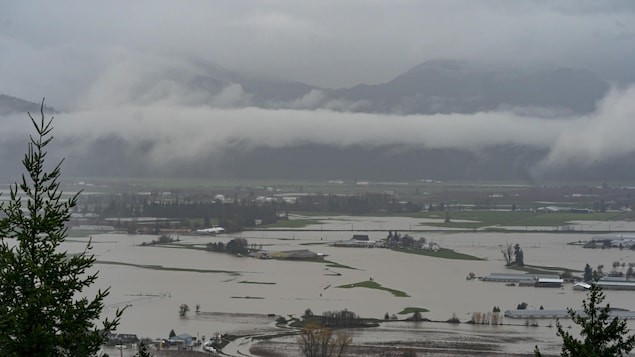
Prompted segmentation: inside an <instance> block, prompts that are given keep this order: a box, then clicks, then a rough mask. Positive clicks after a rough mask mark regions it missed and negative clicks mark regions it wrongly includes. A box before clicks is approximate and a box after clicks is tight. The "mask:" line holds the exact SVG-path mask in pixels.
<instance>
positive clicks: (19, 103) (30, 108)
mask: <svg viewBox="0 0 635 357" xmlns="http://www.w3.org/2000/svg"><path fill="white" fill-rule="evenodd" d="M44 109H45V110H46V111H47V112H55V110H54V109H53V108H51V107H49V106H46V105H45V106H44ZM39 111H40V104H39V103H34V102H30V101H28V100H24V99H20V98H16V97H11V96H9V95H6V94H0V116H3V115H9V114H25V113H27V112H30V113H36V112H39Z"/></svg>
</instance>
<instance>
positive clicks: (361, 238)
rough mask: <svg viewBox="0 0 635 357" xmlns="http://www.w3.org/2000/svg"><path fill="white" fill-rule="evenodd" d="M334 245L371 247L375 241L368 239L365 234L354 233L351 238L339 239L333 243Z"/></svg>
mask: <svg viewBox="0 0 635 357" xmlns="http://www.w3.org/2000/svg"><path fill="white" fill-rule="evenodd" d="M333 246H335V247H358V248H373V247H374V246H375V241H374V240H370V238H368V235H367V234H355V235H353V238H351V239H348V240H340V241H337V242H334V243H333Z"/></svg>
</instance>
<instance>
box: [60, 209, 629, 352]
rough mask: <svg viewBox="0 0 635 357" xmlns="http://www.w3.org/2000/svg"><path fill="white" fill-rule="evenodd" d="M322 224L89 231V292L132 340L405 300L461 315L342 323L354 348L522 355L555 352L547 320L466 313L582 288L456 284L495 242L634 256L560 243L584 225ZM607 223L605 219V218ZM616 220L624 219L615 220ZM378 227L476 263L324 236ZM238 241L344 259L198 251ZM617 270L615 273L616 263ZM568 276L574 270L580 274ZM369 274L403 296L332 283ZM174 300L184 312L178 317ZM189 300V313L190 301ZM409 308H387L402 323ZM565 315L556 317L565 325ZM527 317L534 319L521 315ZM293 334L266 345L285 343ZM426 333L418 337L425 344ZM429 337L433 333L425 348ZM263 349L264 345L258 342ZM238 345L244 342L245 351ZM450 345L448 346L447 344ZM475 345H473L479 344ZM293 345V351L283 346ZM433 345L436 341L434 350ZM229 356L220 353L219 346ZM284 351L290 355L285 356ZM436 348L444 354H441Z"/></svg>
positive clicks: (576, 297) (562, 299)
mask: <svg viewBox="0 0 635 357" xmlns="http://www.w3.org/2000/svg"><path fill="white" fill-rule="evenodd" d="M319 219H321V220H322V221H321V222H322V223H321V224H319V225H314V226H310V227H306V228H304V229H303V230H285V231H274V230H263V231H248V232H242V233H239V234H227V235H219V236H215V237H210V236H189V235H181V236H180V237H179V239H180V241H179V242H178V244H175V245H170V246H169V247H168V246H141V244H142V243H144V242H145V243H149V242H151V241H152V240H153V239H156V236H144V235H126V234H99V235H94V236H93V237H92V241H93V245H94V249H93V252H94V253H95V255H96V257H97V259H98V263H97V264H96V266H95V267H96V268H97V269H99V271H100V276H99V280H98V283H97V284H95V286H94V288H95V289H96V288H104V287H108V286H110V287H111V294H110V296H109V297H108V299H107V302H106V305H107V309H106V311H105V312H106V314H110V315H112V314H114V311H115V309H116V308H122V307H127V308H126V311H125V314H124V317H123V318H122V321H121V325H120V327H119V329H118V330H119V332H122V333H134V334H137V335H139V336H140V337H149V338H152V339H154V338H166V337H167V336H168V333H169V332H170V330H171V329H173V330H174V331H175V332H176V333H177V334H180V333H188V334H190V335H192V336H198V337H201V336H203V335H204V336H211V335H212V334H214V333H231V334H254V333H261V332H262V333H265V332H275V331H278V330H279V329H278V328H276V327H275V323H274V321H275V318H276V316H284V317H287V318H288V317H290V316H294V317H300V316H302V315H303V313H304V311H305V310H306V309H311V311H312V312H313V313H315V314H321V313H323V312H325V311H340V310H343V309H348V310H349V311H353V312H355V313H356V314H357V315H359V316H361V317H368V318H377V319H383V318H384V316H385V314H388V315H397V314H398V313H399V312H401V311H402V310H404V309H405V308H407V307H419V308H425V309H428V310H429V312H426V313H424V314H423V317H424V318H427V319H430V320H433V321H446V320H448V319H449V318H451V317H453V316H456V317H457V318H458V319H459V320H460V321H461V322H462V323H460V324H449V323H445V322H405V321H398V322H390V323H384V324H382V326H380V327H378V328H370V329H361V330H351V335H352V336H353V342H354V344H355V345H363V346H373V345H378V346H379V345H381V344H386V343H388V344H393V345H399V344H403V345H404V346H408V345H412V346H420V347H421V348H422V350H425V349H426V348H427V349H428V350H429V352H430V353H432V355H444V354H443V353H444V352H442V351H443V348H441V347H439V346H446V347H444V348H445V349H447V348H450V349H451V348H452V347H451V346H456V344H458V343H466V341H473V342H474V344H473V346H472V345H470V346H466V347H465V348H467V349H468V350H469V349H470V348H475V349H478V348H480V347H483V346H489V347H488V348H490V347H491V348H492V349H491V350H489V351H490V352H489V353H494V352H496V354H502V355H505V354H511V353H519V354H531V351H533V348H534V346H535V345H538V346H540V348H541V350H542V351H543V352H547V353H553V354H557V353H559V349H560V345H559V341H560V340H559V337H557V336H556V329H555V324H554V323H553V321H549V320H539V321H536V322H535V324H536V325H537V326H527V325H526V322H525V321H524V320H515V319H509V318H503V321H502V322H503V324H504V325H502V326H500V325H498V326H489V325H488V326H482V325H473V324H467V323H465V322H467V321H468V320H470V319H471V317H472V315H473V313H475V312H483V313H486V312H491V311H492V309H493V307H494V306H497V307H500V309H501V310H502V311H505V310H509V309H515V308H516V306H517V305H518V304H520V303H522V302H526V303H527V304H528V306H529V307H528V308H529V309H538V308H539V307H541V306H542V307H544V308H545V309H565V308H567V307H574V308H579V307H580V306H581V302H582V299H583V298H585V296H586V294H585V293H584V292H582V291H576V290H573V289H572V286H571V284H565V286H564V287H563V288H534V287H519V286H506V285H505V284H503V283H494V282H483V281H480V280H466V277H467V275H468V274H469V273H474V274H475V275H476V276H485V275H488V274H490V273H493V272H500V273H502V272H509V270H508V269H507V268H506V267H505V266H504V263H505V262H504V260H503V256H502V254H501V246H503V245H506V244H516V243H518V244H520V246H521V247H522V249H523V251H524V260H525V263H526V264H529V265H538V266H556V267H563V268H568V269H573V270H577V271H582V270H583V269H584V266H585V265H586V264H587V263H588V264H590V265H591V266H592V267H596V266H597V265H600V264H602V265H604V267H605V271H609V270H610V269H611V266H612V263H613V262H620V263H625V266H626V267H627V266H628V263H630V262H635V252H633V251H631V250H626V249H625V250H619V249H605V250H603V249H583V248H582V247H581V246H576V245H570V244H569V243H571V242H578V241H586V240H589V239H591V237H592V235H593V233H592V232H591V231H582V230H573V231H569V232H566V233H563V232H556V231H554V232H550V233H536V232H523V233H504V232H500V233H499V232H496V233H493V232H480V231H475V232H453V231H434V232H423V231H417V232H410V230H411V229H421V227H422V224H425V223H424V222H422V221H421V220H419V219H410V218H387V217H364V218H360V217H337V219H335V218H333V219H328V218H326V219H325V218H324V217H320V218H319ZM613 224H614V225H615V223H613ZM624 225H626V223H624ZM388 230H393V231H394V230H397V231H399V232H400V233H402V234H405V233H409V234H411V235H412V236H414V237H415V238H420V237H425V238H426V239H427V240H428V241H434V242H437V243H438V244H439V245H440V246H441V247H443V248H449V249H453V250H455V251H458V252H460V253H465V254H470V255H474V256H476V257H479V258H483V260H453V259H442V258H436V257H429V256H422V255H414V254H407V253H401V252H396V251H392V250H388V249H383V248H341V247H333V246H331V245H330V243H332V242H334V241H338V240H346V239H350V238H351V237H352V235H353V234H367V235H368V236H369V237H370V239H371V240H379V239H382V238H385V237H386V236H387V234H388ZM236 237H242V238H245V239H247V241H248V242H249V244H255V245H256V246H258V247H260V246H262V249H266V250H269V251H286V250H301V249H309V250H311V251H313V252H317V253H323V254H325V255H327V257H326V259H327V260H329V261H331V262H334V263H338V264H341V265H343V266H345V267H334V266H328V265H327V264H324V263H318V262H307V261H282V260H275V259H269V260H263V259H254V258H248V257H236V256H232V255H229V254H222V253H212V252H207V251H205V250H203V249H198V248H204V247H205V246H206V244H207V243H209V242H218V241H220V242H225V243H226V242H228V241H229V240H231V239H232V238H236ZM86 241H87V239H83V238H69V239H68V241H67V242H66V243H65V248H67V249H68V250H69V251H70V252H72V251H77V250H79V249H82V248H83V246H84V245H85V242H86ZM618 269H622V268H621V267H618ZM578 275H582V273H581V272H580V273H579V274H578ZM369 279H372V280H373V281H375V282H377V283H379V284H381V285H382V286H383V287H386V288H389V289H395V290H399V291H402V292H405V293H406V294H407V295H408V296H407V297H398V296H395V295H393V294H391V293H390V292H388V291H384V290H378V289H368V288H362V287H360V288H348V289H343V288H338V286H341V285H345V284H353V283H357V282H361V281H367V280H369ZM634 294H635V292H629V291H606V295H607V300H606V301H607V302H609V303H610V304H611V306H613V307H620V308H624V309H629V310H635V299H633V296H635V295H634ZM181 304H187V305H188V306H189V307H190V310H191V311H190V312H189V313H188V315H187V316H186V317H179V314H178V310H179V306H180V305H181ZM197 305H198V306H199V312H198V313H197V312H196V311H195V310H196V307H197ZM408 316H409V315H398V317H399V319H400V320H401V319H405V318H407V317H408ZM568 323H569V321H565V324H568ZM532 324H534V323H533V322H532ZM294 341H295V339H294V337H285V338H280V339H275V340H272V341H269V342H267V343H269V344H271V346H275V344H276V343H281V344H284V345H286V346H292V345H293V343H294ZM425 341H428V345H425V343H424V342H425ZM429 341H437V342H438V343H437V344H436V345H435V344H433V343H431V342H429ZM265 345H266V344H265ZM245 346H247V347H245ZM245 346H243V347H240V346H234V347H232V348H235V349H236V353H237V355H238V353H239V354H246V353H248V350H249V349H248V346H249V344H247V345H245ZM447 346H450V347H447ZM479 346H480V347H479ZM290 348H292V347H290ZM439 348H441V349H439ZM228 353H230V352H229V351H228ZM290 355H293V354H290ZM446 355H447V354H446Z"/></svg>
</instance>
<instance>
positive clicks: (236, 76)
mask: <svg viewBox="0 0 635 357" xmlns="http://www.w3.org/2000/svg"><path fill="white" fill-rule="evenodd" d="M136 75H138V76H140V77H139V78H138V79H137V80H136V83H137V84H136V85H134V86H132V87H131V88H130V89H128V93H126V100H129V101H131V102H141V103H144V104H147V103H151V102H152V101H157V100H163V99H171V100H173V99H174V98H177V99H178V100H179V101H181V103H182V104H186V105H208V106H213V107H224V108H228V107H246V106H254V107H260V108H267V109H328V110H335V111H352V112H367V113H384V114H386V113H389V114H397V115H406V114H448V113H461V114H469V113H475V112H483V111H493V110H500V109H503V110H514V111H517V112H519V113H527V114H530V115H534V116H543V115H558V116H563V115H565V116H566V115H574V114H586V113H590V112H593V111H594V110H595V103H596V102H597V101H598V100H600V99H601V98H602V97H604V95H605V94H606V93H607V91H608V90H609V83H608V82H607V81H606V80H604V79H602V78H600V77H599V76H597V75H596V74H594V73H592V72H590V71H587V70H583V69H574V68H567V67H553V66H551V67H549V66H543V67H534V68H528V67H518V66H511V65H506V66H500V65H498V66H494V65H485V64H475V63H467V62H459V61H452V60H432V61H427V62H424V63H421V64H419V65H418V66H416V67H414V68H412V69H410V70H408V71H406V72H404V73H402V74H400V75H398V76H397V77H395V78H394V79H392V80H391V81H389V82H386V83H381V84H377V85H367V84H360V85H357V86H354V87H352V88H343V89H324V88H318V87H314V86H310V85H307V84H303V83H298V82H290V81H284V80H278V79H275V78H266V77H262V76H256V75H248V74H242V73H236V72H232V71H229V70H226V69H224V68H222V67H220V66H217V65H209V64H195V65H188V66H180V67H177V66H172V67H168V68H157V69H153V70H147V71H138V73H136ZM545 113H555V114H545Z"/></svg>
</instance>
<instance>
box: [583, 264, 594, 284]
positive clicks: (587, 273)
mask: <svg viewBox="0 0 635 357" xmlns="http://www.w3.org/2000/svg"><path fill="white" fill-rule="evenodd" d="M591 280H593V268H591V266H590V265H589V264H588V263H587V265H585V266H584V281H587V282H588V281H591Z"/></svg>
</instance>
